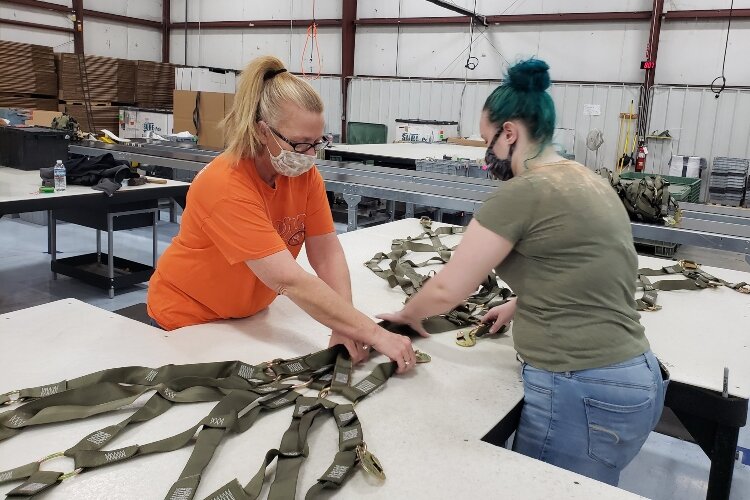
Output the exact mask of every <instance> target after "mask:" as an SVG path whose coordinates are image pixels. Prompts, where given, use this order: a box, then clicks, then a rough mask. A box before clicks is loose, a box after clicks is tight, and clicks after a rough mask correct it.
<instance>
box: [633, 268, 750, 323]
mask: <svg viewBox="0 0 750 500" xmlns="http://www.w3.org/2000/svg"><path fill="white" fill-rule="evenodd" d="M678 274H679V275H682V276H684V277H685V279H681V280H661V281H656V282H652V281H651V280H650V279H648V278H650V277H656V276H670V275H678ZM637 283H638V286H639V287H642V288H643V290H644V294H643V297H641V298H640V299H638V300H636V305H637V308H638V310H639V311H644V310H646V311H656V310H659V309H661V307H660V306H657V305H656V298H657V292H656V291H657V290H663V291H673V290H703V289H705V288H716V287H717V286H720V285H723V286H725V287H727V288H731V289H732V290H735V291H737V292H740V293H750V285H748V284H747V283H745V282H741V283H730V282H728V281H725V280H723V279H721V278H717V277H715V276H713V275H711V274H709V273H707V272H705V271H703V270H702V269H700V267H699V266H698V264H695V263H693V262H689V261H681V262H680V263H678V264H674V265H672V266H665V267H663V268H661V269H649V268H642V269H639V270H638V282H637Z"/></svg>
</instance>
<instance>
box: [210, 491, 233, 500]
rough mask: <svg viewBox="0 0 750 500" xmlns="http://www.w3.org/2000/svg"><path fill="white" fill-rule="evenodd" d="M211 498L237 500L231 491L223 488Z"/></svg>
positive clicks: (214, 499)
mask: <svg viewBox="0 0 750 500" xmlns="http://www.w3.org/2000/svg"><path fill="white" fill-rule="evenodd" d="M211 500H237V498H235V496H234V495H232V492H231V491H229V490H224V491H222V492H221V493H219V494H218V495H216V496H213V497H211Z"/></svg>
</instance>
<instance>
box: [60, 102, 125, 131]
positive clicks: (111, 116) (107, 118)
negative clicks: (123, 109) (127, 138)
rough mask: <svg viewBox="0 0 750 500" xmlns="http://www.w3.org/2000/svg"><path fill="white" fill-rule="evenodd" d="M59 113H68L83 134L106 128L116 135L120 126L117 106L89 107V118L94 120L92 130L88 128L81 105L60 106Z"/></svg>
mask: <svg viewBox="0 0 750 500" xmlns="http://www.w3.org/2000/svg"><path fill="white" fill-rule="evenodd" d="M60 111H63V112H65V113H68V114H69V115H70V116H72V117H73V118H75V119H76V121H78V124H79V125H80V126H81V130H82V131H84V132H95V133H98V132H99V131H101V129H103V128H106V129H107V130H109V131H110V132H112V133H114V134H116V133H117V130H118V128H119V126H120V108H119V107H117V106H106V105H94V106H91V118H92V119H93V120H94V126H93V130H91V127H89V122H88V119H87V118H86V107H85V106H84V105H83V104H70V103H68V104H61V105H60Z"/></svg>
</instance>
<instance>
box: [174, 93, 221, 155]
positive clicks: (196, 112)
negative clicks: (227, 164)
mask: <svg viewBox="0 0 750 500" xmlns="http://www.w3.org/2000/svg"><path fill="white" fill-rule="evenodd" d="M233 102H234V94H223V93H220V92H195V91H192V90H175V91H174V132H175V133H180V132H185V131H187V132H190V133H191V134H193V135H197V136H198V144H199V145H201V146H207V147H211V148H217V149H223V148H224V146H225V144H224V133H223V130H222V129H221V127H220V126H219V124H220V123H221V121H222V120H223V119H224V116H226V114H227V113H229V110H230V109H231V108H232V104H233ZM196 119H197V121H198V125H199V130H196V127H195V120H196Z"/></svg>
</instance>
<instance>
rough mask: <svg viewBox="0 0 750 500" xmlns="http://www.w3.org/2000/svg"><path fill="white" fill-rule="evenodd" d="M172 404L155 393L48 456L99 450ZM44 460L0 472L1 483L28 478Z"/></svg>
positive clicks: (53, 456)
mask: <svg viewBox="0 0 750 500" xmlns="http://www.w3.org/2000/svg"><path fill="white" fill-rule="evenodd" d="M171 406H172V403H171V402H170V401H168V400H166V399H164V398H162V397H159V395H158V394H154V395H153V396H151V398H149V400H148V401H147V402H146V404H144V405H143V406H142V407H141V408H139V409H138V410H137V411H135V412H134V413H133V414H132V415H130V416H129V417H128V418H126V419H125V420H123V421H122V422H120V423H119V424H116V425H111V426H108V427H104V428H103V429H99V430H97V431H94V432H92V433H90V434H88V435H87V436H86V437H84V438H83V439H81V440H80V441H79V442H78V443H77V444H75V445H74V446H72V447H70V448H68V449H67V450H65V451H64V452H63V453H62V454H58V453H55V454H52V455H49V456H48V457H46V458H48V459H52V458H56V457H58V456H61V455H64V456H72V454H73V453H75V452H76V451H78V450H98V449H100V448H102V447H103V446H104V445H105V444H107V443H108V442H110V441H111V440H112V439H114V438H115V437H116V436H117V435H118V434H119V433H120V432H121V431H122V430H123V429H125V427H127V426H128V425H129V424H131V423H139V422H145V421H147V420H151V419H152V418H154V417H157V416H158V415H161V414H162V413H164V412H165V411H167V410H168V409H169V408H170V407H171ZM44 461H45V460H44V459H42V460H39V461H36V462H32V463H30V464H26V465H22V466H21V467H16V468H15V469H11V470H8V471H4V472H0V484H3V483H7V482H11V481H19V480H21V479H28V478H29V477H31V475H32V474H34V473H35V472H37V471H39V467H40V465H41V464H42V463H43V462H44ZM61 474H62V473H61Z"/></svg>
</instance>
